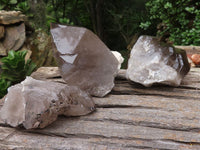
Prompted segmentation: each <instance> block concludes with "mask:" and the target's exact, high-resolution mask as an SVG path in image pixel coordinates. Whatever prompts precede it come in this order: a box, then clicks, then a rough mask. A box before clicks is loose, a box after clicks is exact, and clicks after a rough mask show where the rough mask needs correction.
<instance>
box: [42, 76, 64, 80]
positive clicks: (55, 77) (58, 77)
mask: <svg viewBox="0 0 200 150" xmlns="http://www.w3.org/2000/svg"><path fill="white" fill-rule="evenodd" d="M46 79H61V76H54V77H48V78H46Z"/></svg>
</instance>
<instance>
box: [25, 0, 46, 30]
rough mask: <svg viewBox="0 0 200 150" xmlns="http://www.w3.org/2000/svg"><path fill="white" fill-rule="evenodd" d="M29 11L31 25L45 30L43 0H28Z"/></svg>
mask: <svg viewBox="0 0 200 150" xmlns="http://www.w3.org/2000/svg"><path fill="white" fill-rule="evenodd" d="M28 2H29V6H30V11H31V13H32V14H33V19H32V21H33V24H34V27H35V28H42V29H44V30H46V29H47V25H46V6H45V3H44V1H43V0H28Z"/></svg>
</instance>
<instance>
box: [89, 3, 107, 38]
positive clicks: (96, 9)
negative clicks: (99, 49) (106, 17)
mask: <svg viewBox="0 0 200 150" xmlns="http://www.w3.org/2000/svg"><path fill="white" fill-rule="evenodd" d="M103 4H104V0H90V1H89V4H88V5H87V8H88V10H89V13H90V17H91V20H92V25H93V30H94V32H95V33H96V34H97V35H98V36H99V38H100V39H101V40H102V41H104V34H103V33H104V30H103V20H102V16H103Z"/></svg>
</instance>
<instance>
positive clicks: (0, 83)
mask: <svg viewBox="0 0 200 150" xmlns="http://www.w3.org/2000/svg"><path fill="white" fill-rule="evenodd" d="M9 86H11V82H10V81H6V80H5V79H2V78H0V98H2V97H3V96H4V95H6V94H7V88H8V87H9Z"/></svg>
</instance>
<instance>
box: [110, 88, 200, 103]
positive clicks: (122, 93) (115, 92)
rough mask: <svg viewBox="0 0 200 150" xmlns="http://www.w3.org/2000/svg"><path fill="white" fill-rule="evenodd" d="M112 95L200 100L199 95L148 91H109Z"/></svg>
mask: <svg viewBox="0 0 200 150" xmlns="http://www.w3.org/2000/svg"><path fill="white" fill-rule="evenodd" d="M111 94H112V95H142V96H158V97H164V98H176V99H187V100H198V101H200V99H199V97H189V96H179V95H164V94H155V93H153V94H150V93H140V92H136V91H115V90H113V91H111Z"/></svg>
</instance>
